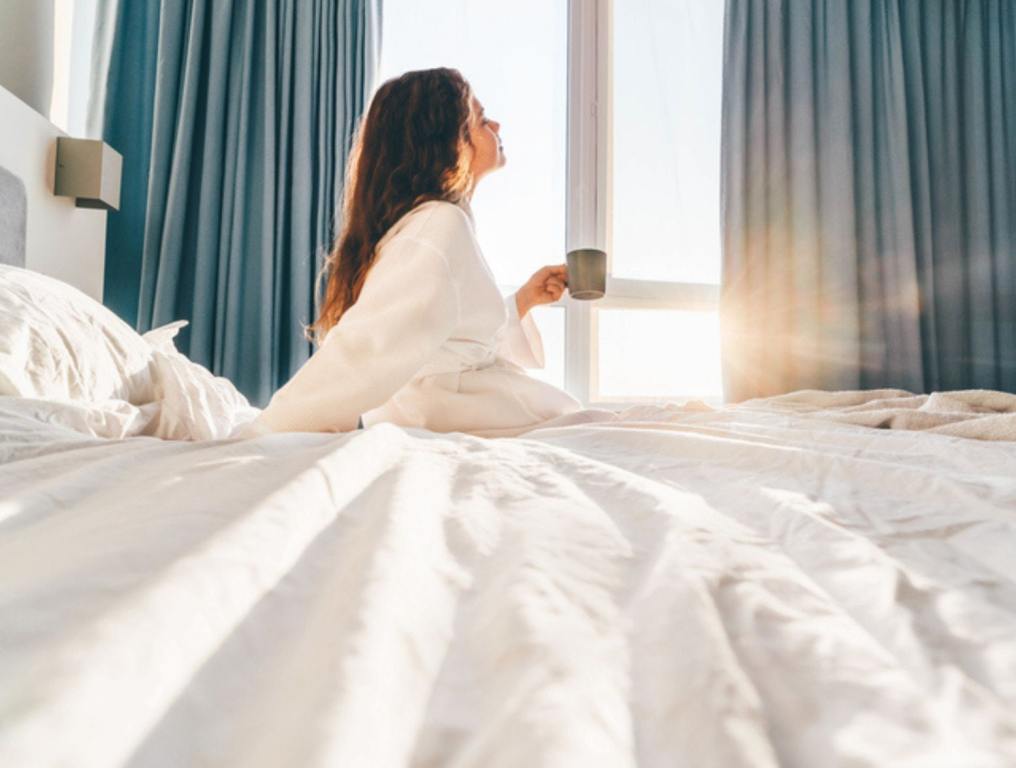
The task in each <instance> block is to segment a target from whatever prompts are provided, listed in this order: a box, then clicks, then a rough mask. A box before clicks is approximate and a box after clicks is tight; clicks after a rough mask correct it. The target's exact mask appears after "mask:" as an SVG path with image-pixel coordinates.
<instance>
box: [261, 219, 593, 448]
mask: <svg viewBox="0 0 1016 768" xmlns="http://www.w3.org/2000/svg"><path fill="white" fill-rule="evenodd" d="M543 365H544V357H543V344H542V341H541V339H540V333H539V331H538V330H537V327H536V324H535V323H534V322H533V319H532V317H531V316H530V315H528V314H527V315H526V316H525V317H523V318H522V319H521V320H520V319H519V316H518V309H517V307H516V304H515V296H514V295H511V296H508V297H502V296H501V293H500V291H499V290H498V287H497V284H496V281H495V279H494V276H493V274H492V273H491V271H490V268H489V267H488V266H487V262H486V260H485V259H484V257H483V254H482V252H481V251H480V246H479V243H478V242H477V241H476V235H475V231H474V221H473V213H472V210H471V209H470V207H469V204H468V203H465V202H463V203H458V204H456V203H449V202H444V201H429V202H426V203H422V204H420V205H418V206H416V207H415V208H413V209H412V210H411V211H409V212H408V213H407V214H406V215H405V216H403V217H402V218H401V219H399V220H398V221H397V222H396V223H395V224H394V225H393V226H392V227H391V228H390V229H389V230H388V232H386V233H385V235H384V237H382V238H381V240H380V242H379V243H378V258H377V260H376V261H375V263H374V265H373V267H372V268H371V270H370V272H368V274H367V278H366V280H365V281H364V284H363V288H362V290H361V292H360V296H359V298H358V299H357V301H356V303H355V304H354V305H353V306H352V307H350V309H349V310H348V311H347V312H346V313H345V314H344V315H343V316H342V318H341V319H340V321H339V322H338V323H337V324H336V325H335V326H334V327H333V328H332V329H331V330H330V331H329V332H328V334H327V335H326V337H325V339H324V341H323V343H322V344H321V346H320V348H319V349H317V350H316V351H315V353H314V354H313V355H312V356H311V358H310V359H309V360H308V361H307V362H306V363H305V364H304V365H303V367H301V368H300V370H299V371H297V372H296V374H295V375H294V376H293V378H292V379H290V380H289V382H287V383H286V385H285V386H283V387H282V388H281V389H279V390H278V391H277V392H276V393H275V395H274V396H273V397H272V399H271V402H270V403H269V404H268V406H267V407H266V408H265V410H264V411H262V413H261V414H260V416H259V417H258V419H257V420H256V422H255V423H254V424H253V425H252V429H251V430H250V431H249V432H248V434H259V433H264V432H272V431H285V432H294V431H307V432H332V431H342V432H345V431H349V430H352V429H355V428H356V426H357V420H358V417H361V416H362V419H363V424H364V426H365V427H369V426H371V425H372V424H375V423H377V422H382V421H387V422H393V423H395V424H399V425H402V426H407V427H423V428H426V429H429V430H433V431H435V432H468V433H472V434H475V435H480V436H486V437H496V436H511V435H516V434H520V433H522V432H525V431H526V430H528V429H532V428H534V427H536V426H539V425H540V424H542V423H544V422H547V421H549V420H550V419H554V418H556V417H559V416H562V415H564V414H567V413H572V412H575V411H577V410H579V409H580V408H581V404H580V403H579V402H578V401H577V400H576V399H575V398H573V397H572V396H571V395H569V394H568V393H567V392H564V391H562V390H560V389H558V388H557V387H554V386H552V385H550V384H547V383H545V382H543V381H540V380H538V379H534V378H533V377H531V376H529V375H528V374H527V373H526V372H525V371H524V370H523V366H525V367H529V368H542V367H543Z"/></svg>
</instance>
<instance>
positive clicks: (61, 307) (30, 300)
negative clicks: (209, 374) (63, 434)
mask: <svg viewBox="0 0 1016 768" xmlns="http://www.w3.org/2000/svg"><path fill="white" fill-rule="evenodd" d="M152 366H153V361H152V350H151V347H150V345H149V344H148V342H146V341H145V340H144V339H143V338H141V336H140V335H139V334H138V333H137V332H136V331H135V330H134V329H133V328H131V327H130V326H129V325H127V323H125V322H124V321H123V320H121V319H120V318H119V317H117V316H116V315H115V314H114V313H113V312H111V311H110V310H108V309H106V307H104V306H102V304H100V303H99V302H97V301H95V300H94V299H92V298H90V297H88V296H86V295H85V294H84V293H82V292H81V291H79V290H78V289H77V288H74V287H72V286H70V285H67V284H66V283H64V282H61V281H60V280H57V279H55V278H52V277H47V276H45V275H42V274H39V273H38V272H32V271H29V270H26V269H20V268H18V267H11V266H6V265H0V396H2V395H8V396H15V397H30V398H38V399H46V400H50V399H54V400H65V401H87V402H99V401H106V400H124V401H127V402H128V403H132V404H135V405H139V404H143V403H147V402H150V401H151V400H152V399H153V386H152V382H153V380H152Z"/></svg>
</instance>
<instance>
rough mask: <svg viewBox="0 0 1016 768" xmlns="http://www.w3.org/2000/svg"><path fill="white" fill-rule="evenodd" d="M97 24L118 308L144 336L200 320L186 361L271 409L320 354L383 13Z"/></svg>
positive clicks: (190, 2) (357, 0)
mask: <svg viewBox="0 0 1016 768" xmlns="http://www.w3.org/2000/svg"><path fill="white" fill-rule="evenodd" d="M113 1H114V0H109V2H113ZM102 16H105V17H107V18H111V19H113V27H112V34H111V36H110V47H109V61H108V67H107V72H108V74H107V79H106V83H105V85H106V88H105V110H104V120H103V135H104V138H105V139H106V141H108V142H109V143H110V144H111V145H112V146H114V147H116V148H117V149H119V150H120V151H121V152H122V153H123V154H124V157H125V168H124V184H123V198H124V199H123V206H122V209H121V212H120V213H118V214H113V215H112V216H111V217H110V221H109V232H108V236H107V240H108V245H107V255H106V272H105V294H106V303H107V304H108V305H109V306H111V307H112V308H113V309H114V310H116V311H117V312H119V313H120V314H121V315H123V316H125V317H126V318H127V319H128V320H129V321H133V322H135V324H136V326H137V327H138V329H139V330H146V329H148V328H151V327H154V326H158V325H161V324H163V323H167V322H170V321H172V320H176V319H187V320H189V321H190V326H189V328H187V329H185V330H184V332H182V333H181V335H180V337H178V346H179V347H180V348H181V349H182V350H183V351H184V352H186V353H187V354H188V355H189V356H190V357H191V358H192V359H194V360H196V361H197V362H200V363H202V364H204V365H207V366H208V367H209V368H211V370H213V371H214V372H216V373H218V374H220V375H224V376H227V377H228V378H230V379H231V380H232V381H233V382H235V383H236V385H237V386H238V387H239V389H240V390H241V391H243V392H244V393H245V394H246V395H247V396H248V397H249V398H251V400H252V402H254V403H256V404H264V403H265V402H266V401H267V399H268V398H269V396H270V395H271V393H272V392H273V391H274V390H275V389H276V388H277V387H279V386H280V385H281V384H282V383H284V382H285V381H286V380H287V379H288V378H289V377H290V375H292V373H293V372H295V370H296V369H297V368H298V367H299V366H300V365H301V364H302V363H303V361H304V360H306V358H307V357H308V355H309V354H310V352H311V347H310V345H309V343H308V342H306V341H305V340H304V338H303V335H302V324H304V323H307V322H309V321H310V320H312V319H313V314H314V287H315V286H314V281H315V276H316V274H317V272H318V270H319V268H320V265H321V257H322V256H323V254H324V252H325V251H326V250H327V248H328V247H329V246H330V244H331V240H332V238H333V236H334V234H335V230H336V227H337V225H338V222H337V221H335V217H336V213H337V206H338V203H339V199H340V196H341V189H342V183H343V180H344V169H345V165H346V161H347V157H348V152H349V148H350V145H351V142H352V135H353V131H354V128H355V125H356V123H357V121H358V120H359V118H360V115H361V114H362V112H363V109H364V107H365V102H366V100H367V99H368V98H369V95H370V93H371V90H372V88H373V79H374V77H375V73H376V69H377V57H378V53H379V40H380V0H234V1H233V2H219V1H218V0H173V1H172V2H171V1H170V0H137V2H135V0H129V1H128V0H121V2H119V3H118V4H117V7H116V9H115V11H114V12H113V13H100V17H102Z"/></svg>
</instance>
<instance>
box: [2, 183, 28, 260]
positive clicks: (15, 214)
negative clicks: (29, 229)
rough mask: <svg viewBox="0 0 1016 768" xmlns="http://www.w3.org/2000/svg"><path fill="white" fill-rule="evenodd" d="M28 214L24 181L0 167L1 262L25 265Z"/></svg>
mask: <svg viewBox="0 0 1016 768" xmlns="http://www.w3.org/2000/svg"><path fill="white" fill-rule="evenodd" d="M27 214H28V209H27V198H26V196H25V184H24V182H23V181H21V179H19V178H18V177H17V176H15V175H14V174H13V173H11V172H10V171H8V170H7V169H6V168H0V264H13V265H14V266H15V267H23V266H25V223H26V221H27Z"/></svg>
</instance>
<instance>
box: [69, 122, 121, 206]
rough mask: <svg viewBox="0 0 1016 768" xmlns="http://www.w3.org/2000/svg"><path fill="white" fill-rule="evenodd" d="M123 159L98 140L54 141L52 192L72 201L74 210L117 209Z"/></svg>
mask: <svg viewBox="0 0 1016 768" xmlns="http://www.w3.org/2000/svg"><path fill="white" fill-rule="evenodd" d="M122 169H123V157H121V155H120V153H119V152H117V151H116V150H115V149H113V148H112V147H111V146H109V145H108V144H106V143H105V142H103V141H99V140H98V139H70V138H66V137H63V136H61V137H59V138H58V139H57V140H56V179H55V182H54V184H53V193H54V194H57V195H61V196H63V197H73V198H75V205H77V207H78V208H99V209H101V210H105V211H118V210H120V174H121V171H122Z"/></svg>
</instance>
